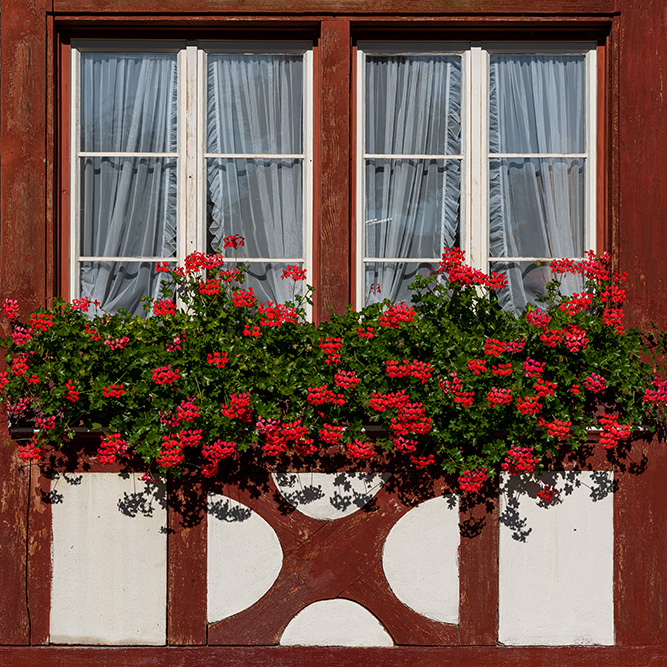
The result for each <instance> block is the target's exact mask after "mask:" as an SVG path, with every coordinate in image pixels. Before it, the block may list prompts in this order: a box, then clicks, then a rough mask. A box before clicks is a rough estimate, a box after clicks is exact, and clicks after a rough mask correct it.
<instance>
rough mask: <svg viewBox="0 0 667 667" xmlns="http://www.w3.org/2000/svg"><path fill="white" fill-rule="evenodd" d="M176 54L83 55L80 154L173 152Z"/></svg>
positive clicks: (175, 106) (175, 125) (175, 140)
mask: <svg viewBox="0 0 667 667" xmlns="http://www.w3.org/2000/svg"><path fill="white" fill-rule="evenodd" d="M176 108H177V80H176V54H175V53H88V52H83V53H81V117H80V124H81V150H82V151H95V152H101V153H104V152H148V153H163V152H174V151H176V142H177V121H176Z"/></svg>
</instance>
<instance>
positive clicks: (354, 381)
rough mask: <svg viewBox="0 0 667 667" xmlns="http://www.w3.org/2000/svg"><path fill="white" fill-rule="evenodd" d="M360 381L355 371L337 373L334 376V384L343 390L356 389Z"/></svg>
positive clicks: (339, 371)
mask: <svg viewBox="0 0 667 667" xmlns="http://www.w3.org/2000/svg"><path fill="white" fill-rule="evenodd" d="M359 382H360V380H359V378H358V377H357V374H356V373H355V372H354V371H341V370H338V371H336V375H335V376H334V383H335V385H336V386H337V387H340V388H341V389H354V388H355V387H356V386H357V385H358V384H359Z"/></svg>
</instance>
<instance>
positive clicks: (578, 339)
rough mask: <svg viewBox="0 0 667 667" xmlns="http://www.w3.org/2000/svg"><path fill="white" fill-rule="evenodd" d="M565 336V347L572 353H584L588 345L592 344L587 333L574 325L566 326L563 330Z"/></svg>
mask: <svg viewBox="0 0 667 667" xmlns="http://www.w3.org/2000/svg"><path fill="white" fill-rule="evenodd" d="M563 335H564V336H565V347H566V348H567V349H568V350H569V351H570V352H583V351H584V350H585V349H586V345H588V343H589V342H590V341H589V340H588V338H586V332H585V331H584V330H583V329H582V328H581V327H578V326H575V325H574V324H570V325H568V326H566V327H565V329H564V330H563Z"/></svg>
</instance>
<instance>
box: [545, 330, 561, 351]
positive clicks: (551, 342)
mask: <svg viewBox="0 0 667 667" xmlns="http://www.w3.org/2000/svg"><path fill="white" fill-rule="evenodd" d="M562 339H563V331H562V330H561V329H545V330H544V332H543V333H541V334H540V340H541V341H542V342H543V343H544V344H545V345H546V346H547V347H556V346H557V345H558V343H560V342H561V340H562Z"/></svg>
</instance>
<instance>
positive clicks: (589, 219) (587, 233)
mask: <svg viewBox="0 0 667 667" xmlns="http://www.w3.org/2000/svg"><path fill="white" fill-rule="evenodd" d="M585 144H586V152H587V153H588V157H587V159H586V226H585V229H584V251H586V250H588V249H592V250H595V251H599V250H600V249H599V248H598V247H597V244H596V240H597V187H596V186H597V53H596V51H595V49H594V48H591V49H590V50H589V51H588V52H587V53H586V133H585Z"/></svg>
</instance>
